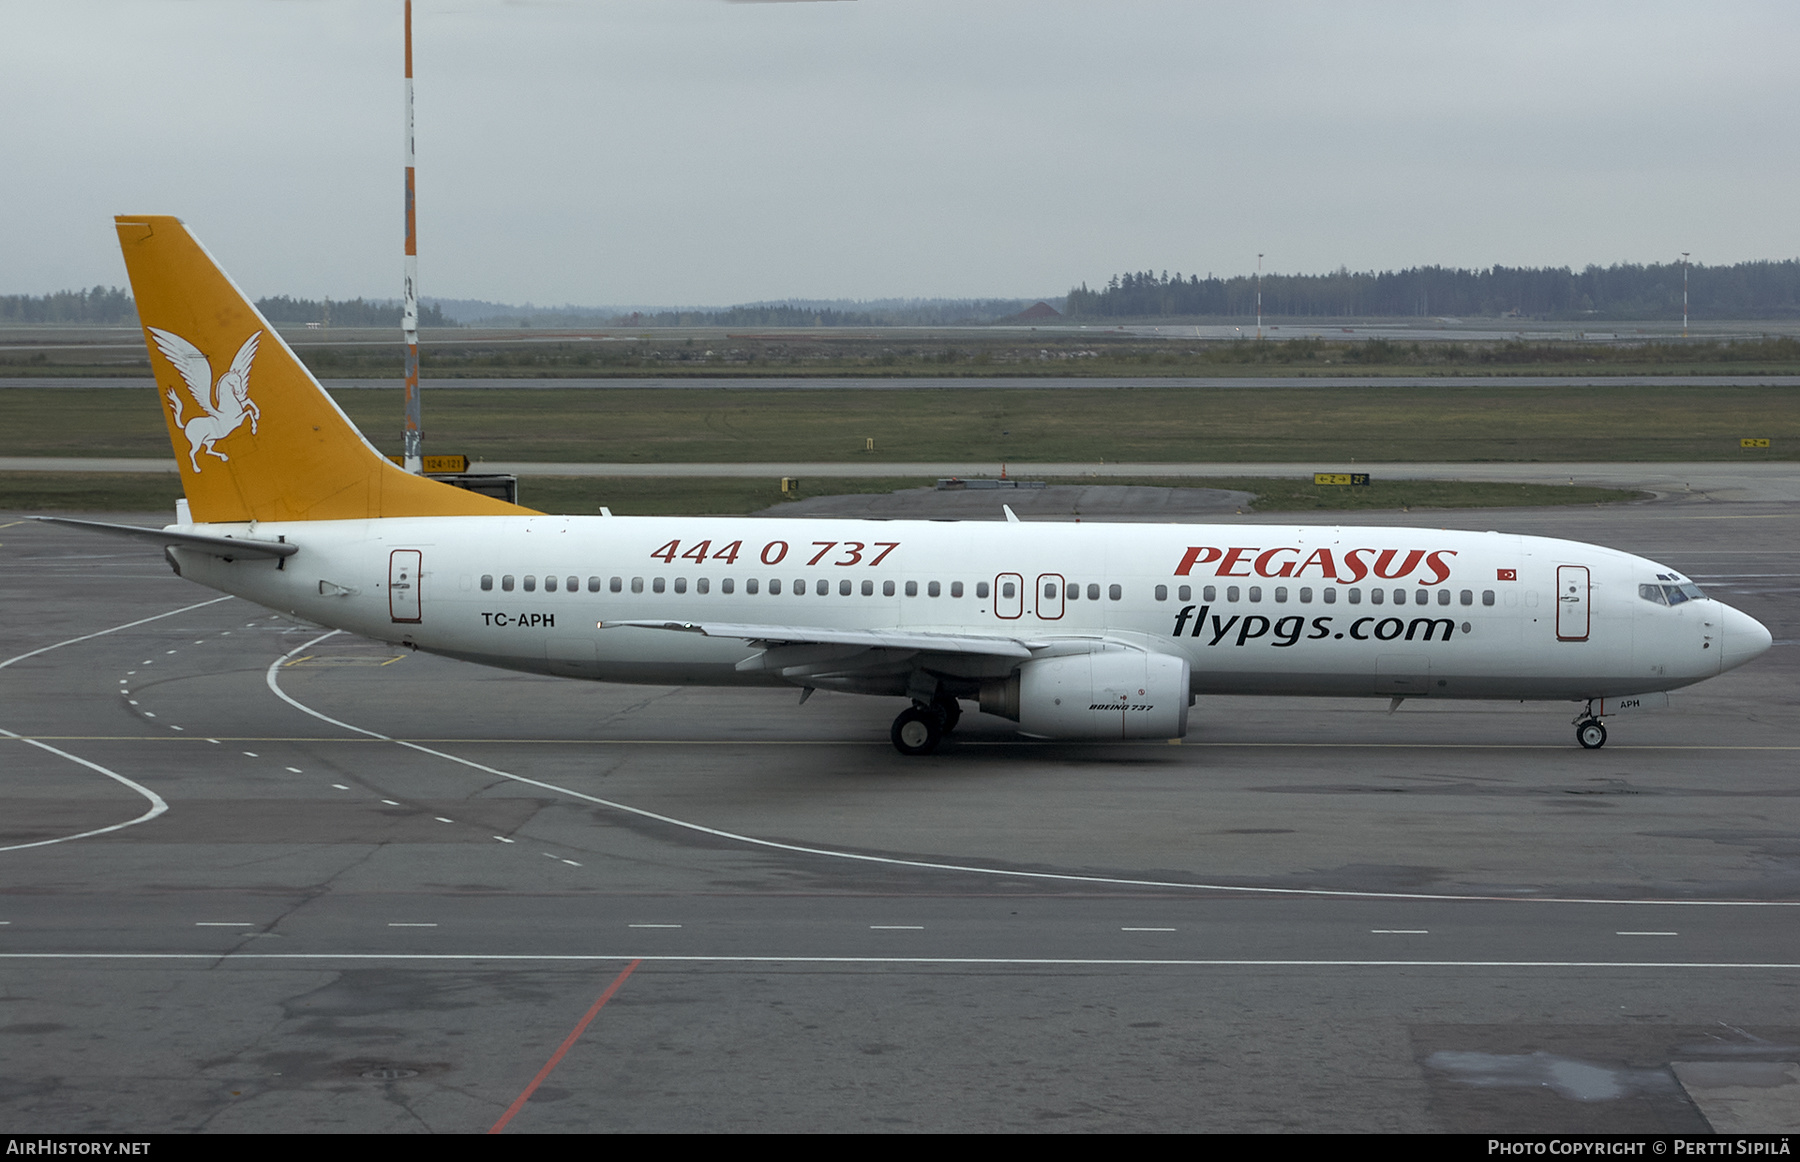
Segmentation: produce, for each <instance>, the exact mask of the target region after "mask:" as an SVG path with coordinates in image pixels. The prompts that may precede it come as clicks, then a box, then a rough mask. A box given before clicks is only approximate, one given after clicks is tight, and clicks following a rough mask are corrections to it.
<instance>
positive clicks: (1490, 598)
mask: <svg viewBox="0 0 1800 1162" xmlns="http://www.w3.org/2000/svg"><path fill="white" fill-rule="evenodd" d="M1481 603H1482V604H1483V605H1492V604H1493V603H1494V591H1493V590H1492V589H1483V590H1482V591H1481Z"/></svg>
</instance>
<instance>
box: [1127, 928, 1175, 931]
mask: <svg viewBox="0 0 1800 1162" xmlns="http://www.w3.org/2000/svg"><path fill="white" fill-rule="evenodd" d="M1119 931H1121V932H1173V931H1175V929H1173V928H1121V929H1119Z"/></svg>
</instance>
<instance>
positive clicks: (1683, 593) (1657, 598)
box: [1638, 582, 1706, 605]
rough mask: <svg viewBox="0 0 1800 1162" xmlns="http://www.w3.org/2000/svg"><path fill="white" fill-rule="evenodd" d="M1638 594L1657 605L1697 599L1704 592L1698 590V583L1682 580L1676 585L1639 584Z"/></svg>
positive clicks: (1702, 595)
mask: <svg viewBox="0 0 1800 1162" xmlns="http://www.w3.org/2000/svg"><path fill="white" fill-rule="evenodd" d="M1638 596H1639V597H1642V598H1643V599H1644V600H1645V601H1654V602H1655V603H1656V604H1658V605H1680V604H1681V603H1682V602H1684V601H1698V600H1700V599H1701V598H1703V597H1705V596H1706V594H1704V593H1702V592H1700V587H1699V586H1698V585H1692V584H1689V583H1687V582H1682V583H1681V584H1678V585H1667V584H1665V585H1639V586H1638Z"/></svg>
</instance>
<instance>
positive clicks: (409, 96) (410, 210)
mask: <svg viewBox="0 0 1800 1162" xmlns="http://www.w3.org/2000/svg"><path fill="white" fill-rule="evenodd" d="M416 210H417V199H416V197H415V196H414V193H413V75H412V0H406V296H405V298H404V299H403V300H402V305H401V308H400V331H401V334H402V335H403V336H404V337H405V339H406V442H405V444H404V445H403V446H402V450H401V458H402V462H403V464H404V466H405V468H406V470H407V471H408V472H413V473H418V472H420V471H422V470H423V469H424V466H425V462H424V459H423V457H422V455H421V452H420V447H419V444H420V441H419V229H418V221H417V218H416Z"/></svg>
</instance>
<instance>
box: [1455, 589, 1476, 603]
mask: <svg viewBox="0 0 1800 1162" xmlns="http://www.w3.org/2000/svg"><path fill="white" fill-rule="evenodd" d="M1458 599H1459V600H1460V601H1461V602H1462V603H1463V604H1464V605H1473V604H1475V591H1474V590H1473V589H1465V590H1463V591H1462V592H1461V593H1460V594H1458Z"/></svg>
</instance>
